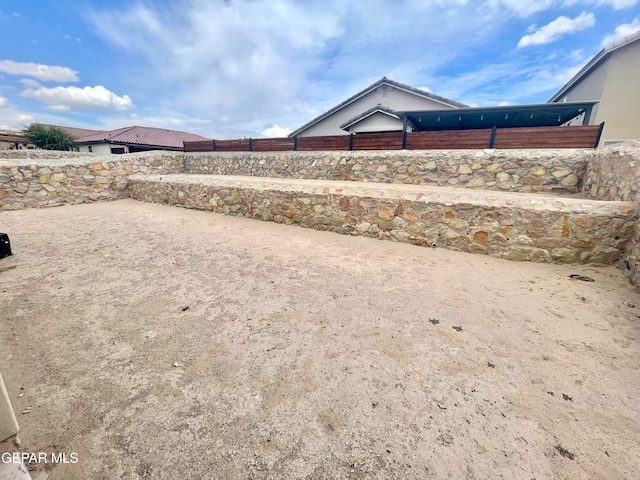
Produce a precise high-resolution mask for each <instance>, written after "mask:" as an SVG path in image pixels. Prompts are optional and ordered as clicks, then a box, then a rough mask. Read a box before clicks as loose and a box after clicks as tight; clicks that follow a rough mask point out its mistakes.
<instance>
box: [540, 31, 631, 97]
mask: <svg viewBox="0 0 640 480" xmlns="http://www.w3.org/2000/svg"><path fill="white" fill-rule="evenodd" d="M637 40H640V31H638V32H636V33H634V34H633V35H629V36H628V37H625V38H624V39H622V40H620V41H618V42H616V43H613V44H612V45H609V46H608V47H605V48H603V49H602V50H600V51H599V52H598V53H597V54H596V56H595V57H593V58H592V59H591V60H590V61H589V62H588V63H587V64H586V65H585V66H584V67H582V69H581V70H580V71H579V72H578V73H576V74H575V75H574V76H573V78H571V80H569V81H568V82H567V83H566V84H565V85H564V86H563V87H562V88H561V89H560V90H558V92H557V93H556V94H555V95H553V97H551V98H550V99H549V101H548V102H547V103H554V102H557V101H558V100H560V99H561V98H562V97H563V96H564V95H566V94H567V93H568V92H569V90H571V89H572V88H573V87H574V86H575V85H576V84H577V83H579V82H580V80H581V79H582V78H583V77H585V76H586V75H587V74H589V73H590V72H591V71H592V70H594V69H595V68H596V67H598V66H599V65H600V64H601V63H603V62H604V61H605V60H606V59H607V58H609V56H611V54H612V53H613V52H615V51H616V50H618V49H620V48H622V47H626V46H627V45H629V44H631V43H633V42H635V41H637Z"/></svg>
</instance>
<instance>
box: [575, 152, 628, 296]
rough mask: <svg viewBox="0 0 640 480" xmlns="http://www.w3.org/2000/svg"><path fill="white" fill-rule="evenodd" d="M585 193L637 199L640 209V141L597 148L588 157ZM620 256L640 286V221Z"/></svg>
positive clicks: (604, 196) (622, 264) (594, 195)
mask: <svg viewBox="0 0 640 480" xmlns="http://www.w3.org/2000/svg"><path fill="white" fill-rule="evenodd" d="M588 161H589V163H588V167H587V170H586V172H585V179H584V189H583V193H584V195H585V196H586V197H588V198H595V199H598V200H623V201H628V202H636V204H637V205H638V208H639V209H640V142H637V141H631V142H625V143H620V144H615V145H611V146H608V147H604V148H599V149H597V150H595V151H594V152H593V153H592V154H591V155H589V158H588ZM635 230H636V231H635V235H634V237H633V238H632V239H631V240H630V241H629V244H628V245H627V247H626V251H625V254H624V255H623V256H622V258H621V259H620V268H621V270H622V271H623V272H624V273H625V274H626V275H628V276H629V278H630V279H631V282H632V283H633V284H634V285H636V286H639V287H640V221H639V222H638V223H637V225H636V229H635Z"/></svg>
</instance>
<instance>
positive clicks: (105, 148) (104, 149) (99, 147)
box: [78, 143, 129, 155]
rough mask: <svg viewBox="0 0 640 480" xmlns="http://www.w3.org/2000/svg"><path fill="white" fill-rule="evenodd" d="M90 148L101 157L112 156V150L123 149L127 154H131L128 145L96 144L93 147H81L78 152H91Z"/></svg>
mask: <svg viewBox="0 0 640 480" xmlns="http://www.w3.org/2000/svg"><path fill="white" fill-rule="evenodd" d="M89 147H91V152H92V153H97V154H100V155H108V154H111V149H112V148H123V147H124V151H125V153H128V152H129V147H128V146H127V145H110V144H108V143H96V144H93V145H79V146H78V150H79V151H81V152H89Z"/></svg>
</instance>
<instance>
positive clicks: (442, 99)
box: [288, 77, 469, 137]
mask: <svg viewBox="0 0 640 480" xmlns="http://www.w3.org/2000/svg"><path fill="white" fill-rule="evenodd" d="M382 84H387V85H390V86H393V87H397V88H399V89H401V90H405V91H407V92H410V93H414V94H416V95H419V96H421V97H424V98H430V99H431V100H435V101H437V102H440V103H442V104H444V105H450V106H452V107H455V108H464V107H468V106H469V105H465V104H464V103H460V102H456V101H454V100H450V99H448V98H445V97H441V96H440V95H436V94H434V93H431V92H427V91H426V90H421V89H419V88H415V87H411V86H409V85H405V84H404V83H400V82H396V81H395V80H389V79H388V78H387V77H382V78H381V79H380V80H378V81H377V82H375V83H372V84H371V85H369V86H368V87H367V88H365V89H364V90H361V91H359V92H358V93H356V94H355V95H353V96H351V97H349V98H347V99H346V100H345V101H344V102H342V103H339V104H338V105H336V106H335V107H333V108H332V109H330V110H327V111H326V112H324V113H323V114H321V115H318V116H317V117H316V118H314V119H313V120H311V121H310V122H308V123H305V124H304V125H303V126H301V127H300V128H298V129H296V130H294V131H293V132H291V133H290V134H289V135H288V136H289V137H295V136H296V135H298V134H299V133H300V132H303V131H305V130H306V129H307V128H309V127H311V126H313V125H315V124H316V123H318V122H319V121H320V120H324V119H325V118H327V117H328V116H330V115H332V114H334V113H335V112H337V111H338V110H341V109H343V108H344V107H346V106H347V105H349V104H350V103H353V102H355V101H356V100H357V99H358V98H360V97H362V96H364V95H366V94H367V93H369V92H371V91H372V90H375V89H376V88H378V87H379V86H381V85H382Z"/></svg>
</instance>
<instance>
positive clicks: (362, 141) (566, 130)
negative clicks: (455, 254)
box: [184, 123, 604, 152]
mask: <svg viewBox="0 0 640 480" xmlns="http://www.w3.org/2000/svg"><path fill="white" fill-rule="evenodd" d="M603 127H604V123H602V124H600V125H587V126H578V127H534V128H529V127H527V128H495V127H494V128H486V129H477V130H437V131H426V132H408V133H406V134H403V132H386V133H358V134H357V135H328V136H323V137H293V138H289V137H286V138H258V139H251V138H247V139H240V140H202V141H197V142H184V151H185V152H290V151H317V150H402V149H406V150H449V149H451V150H455V149H484V148H504V149H508V148H522V149H532V148H595V147H597V146H598V143H599V141H600V135H601V133H602V128H603Z"/></svg>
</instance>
